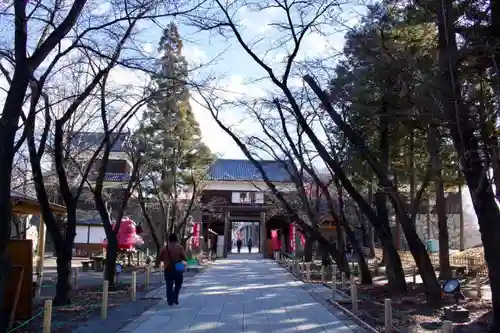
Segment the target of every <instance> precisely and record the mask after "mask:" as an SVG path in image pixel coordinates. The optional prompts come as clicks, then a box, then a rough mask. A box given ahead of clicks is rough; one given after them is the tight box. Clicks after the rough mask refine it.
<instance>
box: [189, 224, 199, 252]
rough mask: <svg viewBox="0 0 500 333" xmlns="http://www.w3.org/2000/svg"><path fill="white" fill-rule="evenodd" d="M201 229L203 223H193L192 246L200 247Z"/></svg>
mask: <svg viewBox="0 0 500 333" xmlns="http://www.w3.org/2000/svg"><path fill="white" fill-rule="evenodd" d="M200 228H201V223H193V236H192V237H191V246H193V247H199V246H200Z"/></svg>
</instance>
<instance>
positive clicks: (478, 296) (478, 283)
mask: <svg viewBox="0 0 500 333" xmlns="http://www.w3.org/2000/svg"><path fill="white" fill-rule="evenodd" d="M476 291H477V298H479V299H481V296H482V295H481V276H480V275H479V274H476Z"/></svg>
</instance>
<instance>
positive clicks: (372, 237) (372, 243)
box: [367, 182, 375, 258]
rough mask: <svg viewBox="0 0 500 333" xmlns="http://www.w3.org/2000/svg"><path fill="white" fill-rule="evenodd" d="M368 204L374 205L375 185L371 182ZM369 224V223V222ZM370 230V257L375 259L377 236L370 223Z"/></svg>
mask: <svg viewBox="0 0 500 333" xmlns="http://www.w3.org/2000/svg"><path fill="white" fill-rule="evenodd" d="M368 202H369V204H370V205H372V204H373V185H372V183H371V182H370V185H368ZM367 222H369V221H367ZM367 229H368V248H369V249H370V257H371V258H374V257H375V234H374V232H373V226H372V225H371V224H370V223H367Z"/></svg>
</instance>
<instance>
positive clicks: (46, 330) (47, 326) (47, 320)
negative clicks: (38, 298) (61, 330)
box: [43, 299, 52, 333]
mask: <svg viewBox="0 0 500 333" xmlns="http://www.w3.org/2000/svg"><path fill="white" fill-rule="evenodd" d="M51 326H52V300H51V299H47V300H45V304H44V307H43V333H50V330H51Z"/></svg>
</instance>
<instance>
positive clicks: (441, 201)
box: [428, 122, 451, 279]
mask: <svg viewBox="0 0 500 333" xmlns="http://www.w3.org/2000/svg"><path fill="white" fill-rule="evenodd" d="M437 126H438V125H437V124H435V123H434V122H432V123H431V125H430V126H429V137H428V141H429V153H430V155H431V170H432V174H433V178H434V184H435V185H436V214H437V218H438V229H439V275H440V278H441V279H450V278H451V267H450V246H449V236H448V217H447V215H446V198H445V196H444V184H443V177H442V174H441V168H442V163H441V156H440V150H441V138H440V133H439V129H438V127H437Z"/></svg>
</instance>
